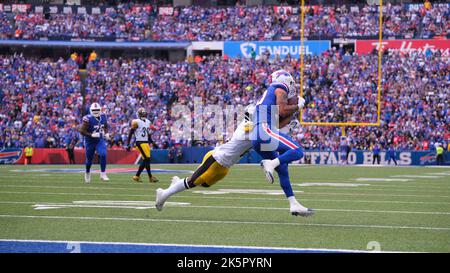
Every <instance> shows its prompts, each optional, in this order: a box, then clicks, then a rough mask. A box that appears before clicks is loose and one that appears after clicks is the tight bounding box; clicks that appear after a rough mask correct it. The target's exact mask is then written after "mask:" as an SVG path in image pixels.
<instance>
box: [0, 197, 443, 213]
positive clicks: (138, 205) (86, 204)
mask: <svg viewBox="0 0 450 273" xmlns="http://www.w3.org/2000/svg"><path fill="white" fill-rule="evenodd" d="M168 203H169V204H168V205H169V206H182V207H184V208H203V209H233V210H234V209H244V210H285V211H287V210H288V208H287V207H251V206H202V205H191V204H190V203H177V202H168ZM0 204H23V205H29V204H33V208H35V209H47V208H51V209H59V208H125V209H154V202H153V201H114V200H91V201H73V202H66V203H51V202H15V201H12V202H9V201H5V202H3V201H0ZM315 210H316V211H332V212H358V213H386V214H425V215H450V212H445V211H443V212H439V211H408V210H362V209H333V208H317V209H315Z"/></svg>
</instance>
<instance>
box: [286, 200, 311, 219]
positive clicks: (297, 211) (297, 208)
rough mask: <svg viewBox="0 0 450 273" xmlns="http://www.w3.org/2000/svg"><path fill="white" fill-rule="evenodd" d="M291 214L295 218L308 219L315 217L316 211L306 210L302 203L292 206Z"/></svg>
mask: <svg viewBox="0 0 450 273" xmlns="http://www.w3.org/2000/svg"><path fill="white" fill-rule="evenodd" d="M290 212H291V214H292V215H294V216H303V217H308V216H311V215H313V214H314V212H315V211H314V210H313V209H309V208H305V207H304V206H302V205H300V203H298V202H296V204H294V205H292V206H291V208H290Z"/></svg>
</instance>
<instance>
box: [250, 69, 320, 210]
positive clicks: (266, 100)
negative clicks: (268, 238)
mask: <svg viewBox="0 0 450 273" xmlns="http://www.w3.org/2000/svg"><path fill="white" fill-rule="evenodd" d="M269 82H270V85H269V87H268V88H267V90H266V91H265V92H264V94H263V95H262V98H261V99H260V100H259V101H258V103H257V104H256V111H255V115H254V129H253V132H252V136H251V139H252V145H253V148H254V149H255V151H256V152H257V153H258V154H259V155H260V156H261V157H262V158H263V160H262V161H261V167H262V168H263V170H264V173H265V175H266V178H267V179H268V180H269V182H270V183H273V182H274V177H273V172H274V171H276V172H277V173H278V177H279V179H280V185H281V188H282V189H283V191H284V193H285V195H286V197H287V198H288V200H289V205H290V212H291V214H292V215H296V216H297V215H300V216H309V215H311V214H313V213H314V211H313V210H312V209H308V208H305V207H304V206H302V205H301V204H300V203H299V202H298V201H297V200H296V199H295V197H294V192H293V191H292V186H291V182H290V180H289V173H288V164H289V163H290V162H293V161H296V160H300V159H301V158H302V157H303V149H302V147H301V146H300V145H299V144H298V143H297V142H296V141H294V140H293V139H292V138H291V137H290V136H289V135H287V134H284V133H282V132H280V130H279V127H278V124H279V122H280V123H281V122H282V121H283V120H285V119H291V117H292V116H293V115H294V114H295V113H296V112H298V111H300V110H301V109H302V108H303V106H304V105H305V100H304V99H303V98H302V97H301V96H298V97H297V91H296V88H295V81H294V78H293V77H292V76H291V74H289V73H288V72H287V71H285V70H278V71H275V72H274V73H272V74H271V75H270V77H269ZM291 101H294V103H290V102H291Z"/></svg>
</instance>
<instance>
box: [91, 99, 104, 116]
mask: <svg viewBox="0 0 450 273" xmlns="http://www.w3.org/2000/svg"><path fill="white" fill-rule="evenodd" d="M89 112H91V115H93V116H94V117H96V118H98V117H100V113H101V112H102V108H101V107H100V104H98V103H96V102H94V103H93V104H91V107H90V108H89Z"/></svg>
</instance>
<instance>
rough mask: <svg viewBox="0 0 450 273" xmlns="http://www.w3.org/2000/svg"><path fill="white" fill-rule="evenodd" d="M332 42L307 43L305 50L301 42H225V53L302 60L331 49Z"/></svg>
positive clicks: (232, 55)
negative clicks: (302, 56)
mask: <svg viewBox="0 0 450 273" xmlns="http://www.w3.org/2000/svg"><path fill="white" fill-rule="evenodd" d="M330 46H331V43H330V41H305V42H304V44H303V48H302V47H301V45H300V41H265V42H224V46H223V53H224V54H225V55H228V56H229V57H231V58H236V57H244V58H252V57H258V56H261V55H263V54H264V53H265V52H269V53H270V58H275V57H276V56H280V57H281V58H285V57H286V56H287V55H291V56H292V57H294V58H300V54H306V55H319V54H322V53H323V52H325V51H327V50H328V49H330Z"/></svg>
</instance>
